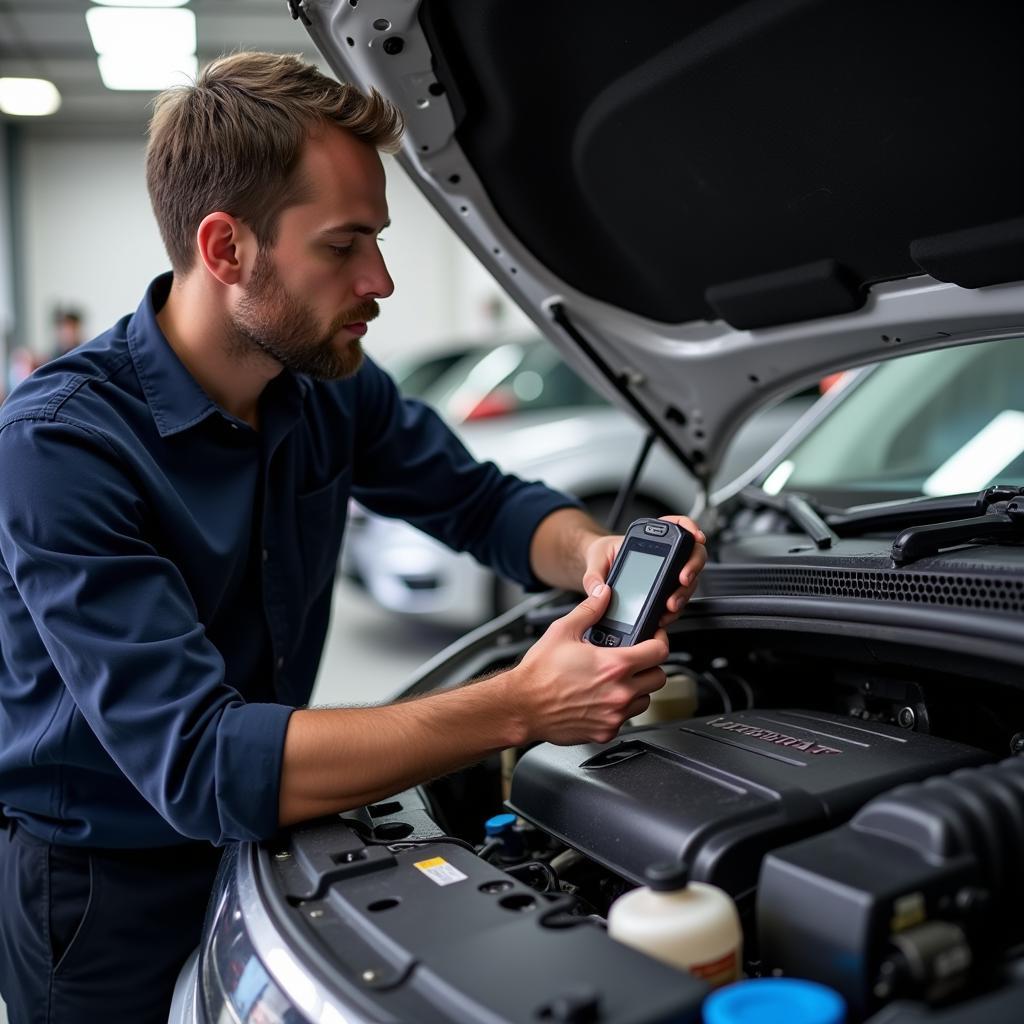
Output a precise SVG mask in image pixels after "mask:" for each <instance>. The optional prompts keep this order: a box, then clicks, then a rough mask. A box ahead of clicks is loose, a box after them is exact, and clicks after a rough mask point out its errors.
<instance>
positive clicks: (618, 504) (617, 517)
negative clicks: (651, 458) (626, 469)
mask: <svg viewBox="0 0 1024 1024" xmlns="http://www.w3.org/2000/svg"><path fill="white" fill-rule="evenodd" d="M657 440H658V436H657V434H655V433H654V431H653V430H652V431H650V433H648V434H647V436H646V437H645V438H644V443H643V444H642V445H641V446H640V452H639V453H638V454H637V457H636V460H635V461H634V463H633V472H632V473H630V474H629V479H628V480H627V481H626V482H625V483H624V484H623V485H622V486H621V487H620V488H619V493H618V494H617V495H615V504H614V505H612V510H611V512H609V513H608V522H607V524H606V525H607V527H608V529H609V530H611V532H612V533H621V532H622V528H623V527H624V526H625V525H626V523H625V521H624V515H625V512H626V509H627V507H628V506H629V500H630V498H632V497H633V492H634V491H635V490H636V482H637V481H638V480H639V479H640V474H641V473H642V472H643V469H644V466H645V465H646V463H647V456H648V455H650V454H651V449H652V448H653V447H654V442H655V441H657Z"/></svg>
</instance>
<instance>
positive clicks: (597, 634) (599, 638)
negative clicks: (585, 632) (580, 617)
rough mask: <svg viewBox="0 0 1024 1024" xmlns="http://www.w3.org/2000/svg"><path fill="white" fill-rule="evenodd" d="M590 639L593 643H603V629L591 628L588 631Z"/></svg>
mask: <svg viewBox="0 0 1024 1024" xmlns="http://www.w3.org/2000/svg"><path fill="white" fill-rule="evenodd" d="M590 639H591V640H592V641H593V642H594V643H595V644H603V643H604V630H603V629H592V630H591V631H590Z"/></svg>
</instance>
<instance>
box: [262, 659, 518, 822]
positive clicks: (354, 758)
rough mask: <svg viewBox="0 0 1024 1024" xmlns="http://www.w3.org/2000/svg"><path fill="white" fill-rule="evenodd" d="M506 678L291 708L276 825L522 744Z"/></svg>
mask: <svg viewBox="0 0 1024 1024" xmlns="http://www.w3.org/2000/svg"><path fill="white" fill-rule="evenodd" d="M506 684H507V680H506V679H505V678H504V676H495V677H493V678H491V679H487V680H484V681H482V682H480V683H476V684H473V685H472V686H466V687H462V688H460V689H457V690H449V691H446V692H444V693H439V694H434V695H432V696H429V697H424V698H421V699H418V700H413V701H407V702H405V703H400V704H391V705H388V706H386V707H375V708H336V709H335V708H321V709H314V710H307V711H296V712H294V713H293V714H292V716H291V718H290V719H289V723H288V731H287V733H286V734H285V744H284V762H283V767H282V772H281V796H280V804H279V817H280V824H281V825H282V826H286V825H291V824H294V823H295V822H298V821H305V820H307V819H309V818H315V817H319V816H321V815H325V814H333V813H337V812H339V811H343V810H348V809H350V808H352V807H360V806H362V805H364V804H368V803H373V802H375V801H377V800H380V799H382V798H383V797H386V796H390V795H392V794H393V793H397V792H399V791H401V790H403V789H408V788H409V787H410V786H414V785H417V784H419V783H421V782H425V781H427V780H428V779H431V778H434V777H436V776H438V775H443V774H445V773H446V772H450V771H454V770H455V769H457V768H461V767H464V766H465V765H468V764H472V763H474V762H475V761H479V760H480V759H481V758H483V757H486V756H487V755H488V754H491V753H494V752H495V751H498V750H502V749H504V748H505V747H508V746H515V745H516V744H517V743H520V742H522V738H523V726H522V724H521V723H519V722H517V721H516V720H515V716H514V714H512V713H511V712H509V711H508V708H509V707H510V702H509V701H508V700H506Z"/></svg>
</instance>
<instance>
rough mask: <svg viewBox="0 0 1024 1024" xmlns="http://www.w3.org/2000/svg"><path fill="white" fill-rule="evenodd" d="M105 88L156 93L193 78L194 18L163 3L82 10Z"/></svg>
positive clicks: (194, 70) (187, 12)
mask: <svg viewBox="0 0 1024 1024" xmlns="http://www.w3.org/2000/svg"><path fill="white" fill-rule="evenodd" d="M85 21H86V25H87V26H88V28H89V35H90V36H91V37H92V45H93V47H94V48H95V50H96V52H97V54H99V58H98V63H99V69H100V77H101V78H102V79H103V84H104V85H105V86H106V87H107V88H108V89H132V90H139V91H157V90H160V89H166V88H168V87H169V86H172V85H182V84H185V83H186V82H187V81H188V80H189V79H192V80H194V79H195V78H196V75H197V73H198V62H197V60H196V16H195V14H194V13H193V12H192V11H188V10H181V9H171V8H168V7H163V8H158V7H118V8H114V7H90V8H89V10H88V11H86V12H85Z"/></svg>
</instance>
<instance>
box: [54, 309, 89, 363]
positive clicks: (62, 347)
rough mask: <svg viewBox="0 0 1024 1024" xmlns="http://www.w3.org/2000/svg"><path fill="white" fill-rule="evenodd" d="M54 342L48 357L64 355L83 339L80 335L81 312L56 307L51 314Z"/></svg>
mask: <svg viewBox="0 0 1024 1024" xmlns="http://www.w3.org/2000/svg"><path fill="white" fill-rule="evenodd" d="M53 325H54V343H53V348H52V349H51V350H50V359H56V358H57V357H58V356H63V355H66V354H67V353H68V352H70V351H72V349H76V348H78V346H79V345H81V344H82V342H83V341H85V338H84V337H83V335H82V314H81V313H79V312H78V310H77V309H57V311H56V312H55V313H54V315H53Z"/></svg>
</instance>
